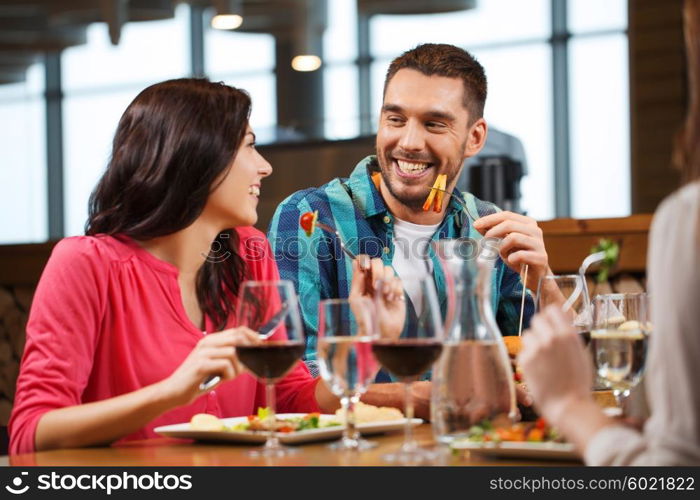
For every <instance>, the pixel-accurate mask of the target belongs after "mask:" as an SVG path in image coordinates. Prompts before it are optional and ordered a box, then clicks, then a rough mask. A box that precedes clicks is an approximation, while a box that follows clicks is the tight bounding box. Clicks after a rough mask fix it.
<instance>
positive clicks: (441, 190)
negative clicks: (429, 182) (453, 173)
mask: <svg viewBox="0 0 700 500" xmlns="http://www.w3.org/2000/svg"><path fill="white" fill-rule="evenodd" d="M446 189H447V175H446V174H440V175H438V176H437V178H436V179H435V183H434V184H433V187H432V188H430V193H429V194H428V198H427V199H426V200H425V203H424V204H423V211H424V212H427V211H428V210H430V206H431V205H433V211H435V212H441V211H442V200H443V198H444V196H445V190H446Z"/></svg>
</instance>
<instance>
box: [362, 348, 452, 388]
mask: <svg viewBox="0 0 700 500" xmlns="http://www.w3.org/2000/svg"><path fill="white" fill-rule="evenodd" d="M372 352H373V353H374V355H375V356H376V358H377V361H379V363H380V364H381V365H382V366H383V367H384V368H386V369H387V370H389V372H391V374H392V375H394V376H395V377H398V378H399V379H405V378H410V377H417V376H419V375H421V374H422V373H425V372H426V371H428V369H429V368H430V365H432V364H433V362H434V361H435V360H436V359H437V358H438V357H439V356H440V353H441V352H442V342H440V341H439V340H436V339H430V338H424V339H403V340H375V341H374V342H372Z"/></svg>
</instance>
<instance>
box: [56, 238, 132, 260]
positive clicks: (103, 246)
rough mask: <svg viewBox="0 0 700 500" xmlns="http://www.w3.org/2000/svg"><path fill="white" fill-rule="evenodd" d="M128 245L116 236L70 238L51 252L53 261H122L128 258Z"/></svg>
mask: <svg viewBox="0 0 700 500" xmlns="http://www.w3.org/2000/svg"><path fill="white" fill-rule="evenodd" d="M127 248H128V247H127V245H126V244H125V243H124V242H122V241H120V240H119V239H118V238H116V237H114V236H108V235H106V234H98V235H96V236H70V237H68V238H63V239H62V240H60V241H59V242H58V243H56V246H55V247H54V248H53V251H52V252H51V258H52V259H53V260H56V259H58V260H71V261H75V260H76V258H78V259H81V260H82V259H87V260H96V261H110V260H121V259H123V258H124V257H125V256H126V250H127Z"/></svg>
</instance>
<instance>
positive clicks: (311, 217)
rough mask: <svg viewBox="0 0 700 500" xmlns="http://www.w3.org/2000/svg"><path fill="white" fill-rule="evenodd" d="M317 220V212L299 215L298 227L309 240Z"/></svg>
mask: <svg viewBox="0 0 700 500" xmlns="http://www.w3.org/2000/svg"><path fill="white" fill-rule="evenodd" d="M317 220H318V210H315V211H313V212H305V213H303V214H301V217H300V218H299V225H300V226H301V228H302V229H303V230H304V232H305V233H306V236H308V237H309V238H311V235H312V234H314V230H315V229H316V221H317Z"/></svg>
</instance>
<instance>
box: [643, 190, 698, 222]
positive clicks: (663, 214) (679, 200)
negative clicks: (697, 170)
mask: <svg viewBox="0 0 700 500" xmlns="http://www.w3.org/2000/svg"><path fill="white" fill-rule="evenodd" d="M699 220H700V181H695V182H691V183H689V184H687V185H685V186H683V187H682V188H680V189H678V190H676V191H674V192H673V193H672V194H670V195H669V196H667V197H666V198H665V199H664V200H663V201H662V202H661V204H660V205H659V207H658V208H657V209H656V212H655V214H654V223H653V225H654V226H657V227H658V226H663V228H666V229H668V228H669V226H670V227H680V226H683V227H695V226H696V225H697V224H698V221H699Z"/></svg>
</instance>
